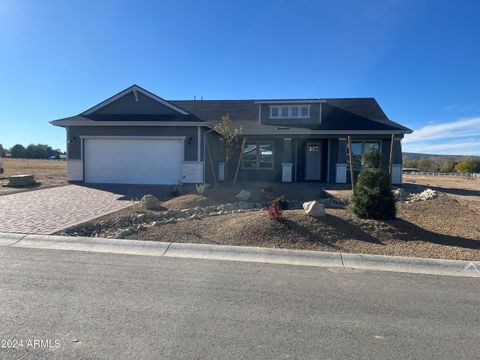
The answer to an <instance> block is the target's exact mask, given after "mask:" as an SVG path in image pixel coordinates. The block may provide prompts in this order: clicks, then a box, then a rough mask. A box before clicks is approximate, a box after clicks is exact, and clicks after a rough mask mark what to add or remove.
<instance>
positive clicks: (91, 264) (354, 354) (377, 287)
mask: <svg viewBox="0 0 480 360" xmlns="http://www.w3.org/2000/svg"><path fill="white" fill-rule="evenodd" d="M0 299H1V300H0V301H1V302H0V305H1V306H0V359H20V358H21V359H40V358H42V359H48V358H59V359H61V358H68V359H394V358H395V359H412V358H417V359H420V358H422V359H476V358H478V356H479V354H480V279H478V278H454V277H440V276H428V275H413V274H397V273H387V272H383V273H382V272H360V271H345V270H329V269H325V268H309V267H301V266H288V265H272V264H257V263H240V262H227V261H207V260H189V259H179V258H165V257H143V256H134V255H114V254H99V253H82V252H73V251H55V250H32V249H20V248H7V247H2V248H0ZM8 340H16V341H17V347H16V348H12V346H13V344H12V342H8ZM35 340H37V343H36V345H37V346H35V343H34V341H35ZM40 340H42V341H43V342H40ZM20 341H22V342H23V345H22V346H20V345H19V342H20ZM48 345H50V347H48Z"/></svg>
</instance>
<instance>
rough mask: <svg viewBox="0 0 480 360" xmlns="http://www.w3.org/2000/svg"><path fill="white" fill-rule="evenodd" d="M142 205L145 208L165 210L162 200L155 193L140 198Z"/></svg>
mask: <svg viewBox="0 0 480 360" xmlns="http://www.w3.org/2000/svg"><path fill="white" fill-rule="evenodd" d="M140 206H141V207H142V208H143V209H145V210H164V208H163V207H162V204H161V202H160V200H158V199H157V198H156V197H155V196H154V195H152V194H147V195H145V196H144V197H143V198H142V200H140Z"/></svg>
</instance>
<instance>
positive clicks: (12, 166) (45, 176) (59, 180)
mask: <svg viewBox="0 0 480 360" xmlns="http://www.w3.org/2000/svg"><path fill="white" fill-rule="evenodd" d="M3 166H4V168H5V172H4V173H3V174H2V175H0V195H5V194H12V193H16V192H20V191H27V190H32V189H44V188H47V187H52V186H61V185H65V184H66V183H67V175H66V162H65V161H56V160H33V159H3ZM21 174H33V175H34V176H35V180H37V181H38V182H39V183H40V184H39V185H37V186H34V187H27V188H9V187H6V186H5V185H6V184H7V183H8V177H9V176H11V175H21Z"/></svg>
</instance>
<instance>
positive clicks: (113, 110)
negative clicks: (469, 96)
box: [52, 85, 412, 134]
mask: <svg viewBox="0 0 480 360" xmlns="http://www.w3.org/2000/svg"><path fill="white" fill-rule="evenodd" d="M282 103H284V104H292V103H293V104H295V103H311V104H320V106H321V121H319V123H318V124H312V123H309V124H306V123H305V122H304V123H303V124H302V122H298V123H295V122H292V123H288V126H279V125H278V124H277V125H274V124H264V123H261V122H260V121H259V107H260V106H262V105H261V104H265V106H268V104H282ZM226 114H228V115H230V119H231V120H232V122H233V124H234V126H237V127H242V128H243V129H244V132H245V133H246V134H285V133H292V134H294V133H298V134H313V133H334V132H335V131H337V132H339V131H340V132H347V131H349V130H351V131H356V132H361V131H363V132H372V133H375V132H378V133H386V132H388V133H390V132H391V133H393V132H395V133H411V132H412V130H410V129H408V128H406V127H404V126H402V125H400V124H397V123H396V122H394V121H391V120H390V119H388V117H387V116H386V115H385V113H384V112H383V110H382V108H381V107H380V106H379V105H378V103H377V101H376V100H375V99H374V98H330V99H328V98H317V99H264V100H171V101H167V100H165V99H162V98H161V97H159V96H157V95H155V94H153V93H151V92H149V91H147V90H145V89H143V88H142V87H140V86H138V85H132V86H130V87H129V88H127V89H125V90H123V91H121V92H119V93H118V94H116V95H113V96H112V97H110V98H108V99H107V100H105V101H102V102H101V103H99V104H98V105H95V106H94V107H92V108H90V109H88V110H86V111H84V112H82V113H81V114H79V115H77V116H73V117H69V118H64V119H59V120H55V121H52V124H53V125H56V126H102V125H112V126H157V125H158V126H177V125H178V126H207V127H210V125H214V124H216V123H219V122H220V121H221V119H222V116H224V115H226ZM285 130H288V131H285Z"/></svg>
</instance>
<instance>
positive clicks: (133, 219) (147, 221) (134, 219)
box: [62, 198, 347, 239]
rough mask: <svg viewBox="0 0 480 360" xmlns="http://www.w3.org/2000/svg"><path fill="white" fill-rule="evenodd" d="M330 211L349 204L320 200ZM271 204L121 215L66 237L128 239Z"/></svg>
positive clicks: (295, 204)
mask: <svg viewBox="0 0 480 360" xmlns="http://www.w3.org/2000/svg"><path fill="white" fill-rule="evenodd" d="M318 201H319V202H320V203H321V204H323V205H324V206H325V207H326V208H329V207H330V208H332V207H336V208H338V207H345V206H346V205H347V202H346V201H344V200H342V199H336V198H324V199H320V200H318ZM268 205H269V204H267V203H247V202H243V201H240V202H238V203H231V204H221V205H213V206H206V207H200V206H197V207H195V208H190V209H183V210H166V211H156V212H148V213H139V214H131V215H121V216H118V217H116V218H112V219H108V220H101V221H93V222H87V223H84V224H81V225H77V226H73V227H71V228H68V229H66V230H64V232H63V233H62V235H66V236H90V237H107V238H117V239H118V238H124V237H126V236H129V235H132V234H135V233H138V232H139V231H143V230H146V229H147V228H148V227H151V226H161V225H165V224H170V223H173V222H178V221H184V220H194V219H201V218H205V217H207V216H217V215H226V214H232V213H241V212H246V211H258V210H266V209H267V206H268ZM289 209H291V210H296V209H302V203H301V202H298V201H291V202H289Z"/></svg>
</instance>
